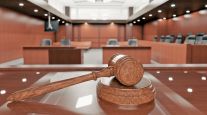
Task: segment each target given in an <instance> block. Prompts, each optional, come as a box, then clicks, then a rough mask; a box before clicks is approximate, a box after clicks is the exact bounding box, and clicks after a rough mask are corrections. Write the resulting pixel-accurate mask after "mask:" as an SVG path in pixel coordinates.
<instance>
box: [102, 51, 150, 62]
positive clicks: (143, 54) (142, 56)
mask: <svg viewBox="0 0 207 115" xmlns="http://www.w3.org/2000/svg"><path fill="white" fill-rule="evenodd" d="M117 53H120V54H125V55H129V56H131V57H133V58H134V59H136V60H137V61H138V62H140V63H142V64H149V63H150V60H151V48H150V47H103V63H104V64H106V63H108V60H109V58H110V57H111V56H112V55H114V54H117Z"/></svg>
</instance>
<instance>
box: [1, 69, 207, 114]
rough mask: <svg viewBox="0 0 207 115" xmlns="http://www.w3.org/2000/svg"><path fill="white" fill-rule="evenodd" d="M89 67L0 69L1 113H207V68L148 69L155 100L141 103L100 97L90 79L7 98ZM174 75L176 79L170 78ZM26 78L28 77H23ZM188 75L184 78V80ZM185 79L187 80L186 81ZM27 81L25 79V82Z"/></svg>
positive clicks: (95, 82)
mask: <svg viewBox="0 0 207 115" xmlns="http://www.w3.org/2000/svg"><path fill="white" fill-rule="evenodd" d="M87 73H89V71H76V72H50V73H46V72H40V73H37V72H34V71H24V72H19V71H13V72H2V71H1V73H0V88H1V90H6V93H5V94H3V95H0V114H1V115H14V113H15V114H17V115H26V114H29V113H34V114H49V115H78V114H87V115H116V114H117V115H137V114H141V115H148V114H150V115H166V114H171V115H180V114H186V115H204V114H207V111H206V109H205V108H207V103H206V102H207V98H206V96H207V93H206V92H207V89H206V86H207V84H206V81H202V80H201V79H200V77H201V76H206V75H207V71H204V72H203V73H198V72H189V73H187V74H186V73H183V72H177V71H168V72H162V71H161V73H159V74H158V73H156V72H151V73H145V75H144V77H145V78H148V79H150V80H151V81H152V84H153V86H154V87H155V88H156V97H155V100H154V102H151V103H148V104H145V105H141V106H124V105H122V106H118V105H114V104H111V103H108V102H105V101H103V100H100V99H98V98H97V95H96V85H97V82H98V80H100V79H98V80H97V81H88V82H84V83H81V84H78V85H74V86H71V87H68V88H65V89H62V90H59V91H55V92H52V93H50V94H47V95H44V96H41V97H37V98H34V99H29V100H25V101H22V102H12V103H11V102H6V100H5V99H6V97H7V96H8V95H9V94H11V93H12V92H14V91H16V90H19V89H24V88H26V87H28V86H30V85H33V86H37V85H42V84H47V83H50V82H54V81H60V80H64V79H68V78H73V77H77V76H79V75H83V74H87ZM169 76H172V77H173V78H174V81H168V77H169ZM23 79H26V80H23ZM184 79H185V80H184ZM183 80H184V81H185V82H184V81H183ZM25 81H26V82H25ZM188 87H191V88H193V92H192V93H188V92H186V88H188Z"/></svg>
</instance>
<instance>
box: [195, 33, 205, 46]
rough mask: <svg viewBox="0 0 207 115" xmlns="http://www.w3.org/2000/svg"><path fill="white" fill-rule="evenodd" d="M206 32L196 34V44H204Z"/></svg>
mask: <svg viewBox="0 0 207 115" xmlns="http://www.w3.org/2000/svg"><path fill="white" fill-rule="evenodd" d="M204 35H205V33H198V34H196V41H195V44H202V40H203V36H204Z"/></svg>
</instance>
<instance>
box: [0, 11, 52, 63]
mask: <svg viewBox="0 0 207 115" xmlns="http://www.w3.org/2000/svg"><path fill="white" fill-rule="evenodd" d="M0 15H1V18H0V25H1V26H0V63H3V62H6V61H10V60H13V59H17V58H21V57H22V56H23V55H22V46H24V45H39V44H40V42H41V40H42V39H43V38H50V39H52V40H53V39H54V34H53V33H51V32H44V22H43V21H40V20H37V19H34V18H31V17H28V16H26V15H22V14H19V13H17V12H14V11H11V10H8V9H4V8H0ZM9 16H10V17H9ZM11 16H12V17H11ZM22 20H23V21H22Z"/></svg>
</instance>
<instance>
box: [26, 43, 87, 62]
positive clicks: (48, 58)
mask: <svg viewBox="0 0 207 115" xmlns="http://www.w3.org/2000/svg"><path fill="white" fill-rule="evenodd" d="M23 58H24V64H81V63H82V62H83V55H82V50H81V49H75V48H74V47H59V46H55V47H41V46H28V47H23Z"/></svg>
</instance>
